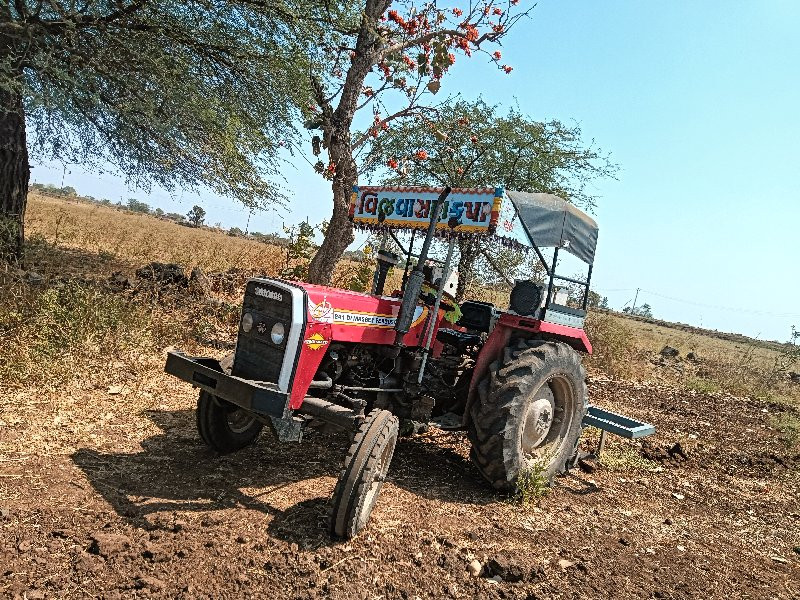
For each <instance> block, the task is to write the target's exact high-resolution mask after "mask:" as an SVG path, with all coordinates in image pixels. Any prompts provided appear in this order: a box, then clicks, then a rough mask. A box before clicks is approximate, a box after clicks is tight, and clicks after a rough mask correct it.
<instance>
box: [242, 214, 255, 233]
mask: <svg viewBox="0 0 800 600" xmlns="http://www.w3.org/2000/svg"><path fill="white" fill-rule="evenodd" d="M252 216H253V209H252V208H251V209H250V212H249V213H247V225H245V226H244V234H245V235H247V234H248V233H249V232H250V217H252Z"/></svg>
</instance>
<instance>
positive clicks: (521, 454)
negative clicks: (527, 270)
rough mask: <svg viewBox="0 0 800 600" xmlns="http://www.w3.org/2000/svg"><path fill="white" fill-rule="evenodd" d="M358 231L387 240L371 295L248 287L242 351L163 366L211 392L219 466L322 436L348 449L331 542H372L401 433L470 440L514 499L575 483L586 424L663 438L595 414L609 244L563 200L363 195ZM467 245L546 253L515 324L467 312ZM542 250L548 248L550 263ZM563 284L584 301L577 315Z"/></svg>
mask: <svg viewBox="0 0 800 600" xmlns="http://www.w3.org/2000/svg"><path fill="white" fill-rule="evenodd" d="M350 219H351V221H352V222H353V223H354V225H355V226H356V227H358V228H361V229H366V230H369V231H371V232H374V233H377V234H378V235H379V236H380V238H381V239H382V240H383V243H382V245H381V249H380V250H379V251H378V252H377V260H376V262H377V266H376V270H375V274H374V279H373V282H372V289H371V290H370V293H360V292H352V291H348V290H343V289H337V288H332V287H326V286H320V285H312V284H308V283H303V282H298V281H284V280H280V279H274V278H269V277H262V278H253V279H250V280H249V281H248V282H247V285H246V290H245V295H244V301H243V306H242V313H241V319H240V322H239V331H238V337H237V343H236V348H235V351H234V352H233V353H232V354H230V355H229V356H226V357H224V358H222V359H215V358H210V357H197V356H188V355H186V354H184V353H182V352H181V351H179V350H170V351H169V352H168V355H167V362H166V366H165V370H166V371H167V372H168V373H170V374H172V375H175V376H177V377H179V378H180V379H182V380H184V381H187V382H189V383H191V384H192V385H194V386H195V387H197V388H199V389H200V395H199V398H198V402H197V428H198V430H199V434H200V437H201V438H202V440H203V441H204V442H205V443H206V444H207V445H208V446H210V447H211V448H212V449H214V450H216V451H217V452H219V453H229V452H234V451H237V450H240V449H242V448H244V447H246V446H248V445H250V444H252V443H253V442H254V441H255V440H256V438H257V437H258V435H259V433H260V432H261V430H262V428H263V427H264V425H267V426H268V427H269V428H270V429H271V430H272V431H273V433H274V437H275V438H276V439H277V440H279V441H281V442H299V441H301V439H302V437H303V432H304V430H306V428H308V427H316V426H320V425H323V426H325V427H332V428H335V429H344V430H345V431H347V432H348V433H349V434H350V436H351V445H350V447H349V450H348V452H347V454H346V457H345V460H344V468H343V470H342V471H341V474H340V475H339V478H338V482H337V484H336V487H335V489H334V492H333V498H332V511H331V519H330V530H331V534H332V535H334V536H336V537H340V538H350V537H353V536H354V535H356V534H357V533H358V532H359V531H361V530H362V529H363V528H364V527H365V526H366V524H367V522H368V520H369V517H370V513H371V512H372V509H373V507H374V505H375V502H376V500H377V497H378V494H379V492H380V490H381V486H382V484H383V481H384V479H385V478H386V475H387V472H388V469H389V465H390V463H391V460H392V455H393V453H394V449H395V444H396V442H397V439H398V435H399V433H400V429H401V425H405V424H408V423H411V424H414V423H424V424H430V423H433V424H435V425H436V426H439V427H441V428H443V429H450V430H466V431H467V432H468V436H469V440H470V442H471V444H472V449H471V458H472V461H473V462H474V464H475V466H476V467H477V469H478V471H479V472H480V474H481V475H482V476H483V477H484V478H485V479H486V481H487V482H488V483H489V484H490V485H491V486H492V487H493V488H495V489H496V490H499V491H502V492H510V491H513V490H514V489H515V488H516V485H517V481H518V478H519V477H520V476H522V475H524V474H525V473H526V472H528V471H529V470H530V469H531V468H533V467H534V466H536V468H537V472H538V473H540V474H542V475H543V476H544V477H546V478H547V479H548V480H552V478H553V477H554V476H556V475H558V474H561V473H564V472H565V471H566V470H567V469H569V468H570V467H572V466H574V464H575V463H576V461H577V459H578V458H579V454H578V441H579V437H580V435H581V431H582V429H583V428H584V427H586V426H588V425H592V426H595V427H598V428H600V429H602V430H603V432H602V435H601V440H604V439H605V438H604V435H605V432H607V431H608V432H611V433H615V434H618V435H623V436H625V437H628V438H633V437H641V436H644V435H648V434H650V433H652V432H653V427H652V426H650V425H647V424H645V423H640V422H638V421H635V420H634V419H631V418H630V417H625V416H623V415H619V414H616V413H612V412H610V411H607V410H601V409H599V408H597V407H591V406H589V404H588V399H587V387H586V383H585V380H586V374H585V371H584V368H583V366H582V364H581V353H586V354H589V353H591V352H592V346H591V343H590V342H589V339H588V338H587V336H586V333H585V331H584V329H583V325H584V320H585V317H586V309H587V302H588V298H589V285H590V281H591V273H592V263H593V262H594V253H595V246H596V242H597V232H598V229H597V225H596V224H595V222H594V220H592V219H591V218H590V217H589V216H588V215H586V214H584V213H583V212H581V211H580V210H578V209H577V208H576V207H575V206H573V205H572V204H570V203H568V202H566V201H565V200H563V199H561V198H559V197H557V196H554V195H551V194H541V193H528V192H518V191H506V190H503V189H502V188H497V189H495V188H478V189H451V188H449V187H445V188H426V187H358V186H356V187H355V188H354V190H353V194H352V197H351V204H350ZM401 232H402V233H404V235H405V234H408V236H409V238H410V239H409V240H408V247H407V248H406V247H405V246H404V244H403V241H402V240H401V239H399V238H398V234H399V233H401ZM465 236H482V237H485V238H494V241H496V242H497V244H502V245H504V246H506V247H510V248H512V249H514V250H517V251H519V252H534V253H535V258H537V259H538V261H539V262H540V264H541V266H542V267H541V269H540V270H539V272H540V273H543V274H544V275H543V277H541V278H540V279H541V281H534V280H533V279H524V280H518V281H512V282H511V283H513V289H512V290H511V294H510V300H509V302H508V308H501V307H498V306H494V305H493V304H491V303H487V302H481V301H469V300H468V301H464V302H461V303H459V304H457V303H456V302H455V301H454V299H453V297H452V296H453V295H452V291H453V290H454V288H455V277H456V274H455V273H454V270H453V254H454V249H455V245H456V242H457V241H458V239H459V238H462V237H465ZM401 237H402V236H401ZM415 238H419V239H420V241H421V246H420V247H419V249H418V251H416V252H415V250H414V246H415V243H414V242H415ZM435 238H440V239H441V240H443V241H445V242H446V245H447V252H446V256H445V257H444V259H443V260H441V259H439V260H436V259H435V258H434V257H433V253H432V251H431V246H432V243H433V241H434V239H435ZM387 240H392V241H394V242H395V244H394V245H392V246H391V247H392V248H394V249H398V248H399V249H400V250H401V251H402V253H403V254H404V255H405V256H404V257H401V256H400V253H399V252H398V253H395V252H392V251H391V250H390V249H389V248H388V244H386V241H387ZM542 248H553V250H552V253H553V255H552V260H551V261H549V262H548V260H547V259H546V258H545V255H544V254H543V252H542ZM559 252H568V253H570V254H572V255H573V256H575V257H577V258H578V259H580V260H581V261H582V262H583V263H585V264H587V265H588V273H587V275H586V278H585V279H575V278H571V277H566V276H564V275H559V274H557V273H556V267H557V266H558V262H559ZM488 258H489V259H491V257H488ZM392 269H396V271H395V273H396V274H397V275H399V271H400V269H402V271H403V276H402V284H401V285H400V289H399V290H398V291H396V292H394V293H386V292H385V290H384V287H385V286H386V281H387V276H388V274H389V273H390V271H391V270H392ZM505 276H506V278H508V276H507V274H506V275H505ZM561 282H566V284H572V286H573V289H574V288H575V286H578V287H577V289H579V290H581V292H582V296H581V297H580V298H579V301H578V302H575V299H574V294H573V298H572V301H571V302H570V301H569V300H568V298H567V294H566V293H565V292H564V289H563V288H562V287H559V286H560V285H561ZM570 304H571V305H570ZM576 304H577V305H576ZM601 443H602V442H601Z"/></svg>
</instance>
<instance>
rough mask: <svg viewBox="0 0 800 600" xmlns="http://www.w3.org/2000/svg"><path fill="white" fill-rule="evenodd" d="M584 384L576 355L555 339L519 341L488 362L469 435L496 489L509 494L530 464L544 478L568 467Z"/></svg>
mask: <svg viewBox="0 0 800 600" xmlns="http://www.w3.org/2000/svg"><path fill="white" fill-rule="evenodd" d="M585 379H586V372H585V371H584V369H583V365H582V364H581V359H580V356H579V355H578V353H577V352H576V351H575V350H573V349H572V348H570V347H569V346H567V345H566V344H562V343H559V342H546V341H542V340H520V341H519V342H517V343H516V344H515V345H512V346H509V347H507V348H506V349H505V350H504V352H503V355H502V356H501V357H500V358H499V359H498V360H497V361H495V362H494V363H492V364H491V365H490V367H489V373H488V374H487V376H486V377H485V378H484V379H483V380H482V381H481V382H480V383H479V384H478V389H477V391H478V398H476V399H475V400H474V402H473V403H472V405H471V406H470V410H469V413H470V414H469V416H470V424H469V437H470V441H471V442H472V452H471V458H472V461H473V462H474V463H475V465H476V466H477V467H478V470H479V471H480V473H481V475H483V477H484V478H485V479H486V480H487V481H488V482H489V483H490V484H491V485H492V486H493V487H494V488H495V489H498V490H502V491H514V490H515V489H516V486H517V478H518V476H519V475H520V473H523V472H525V471H527V470H530V469H531V468H533V467H535V468H536V469H537V471H538V472H539V473H540V474H541V476H543V477H545V478H546V479H547V480H548V481H551V480H552V478H553V477H554V476H555V475H557V474H560V473H563V472H564V471H565V470H566V467H567V465H568V463H569V461H570V460H571V459H572V458H574V456H575V453H576V452H577V446H578V438H579V437H580V434H581V423H582V421H583V417H584V415H585V414H586V406H587V391H586V382H585Z"/></svg>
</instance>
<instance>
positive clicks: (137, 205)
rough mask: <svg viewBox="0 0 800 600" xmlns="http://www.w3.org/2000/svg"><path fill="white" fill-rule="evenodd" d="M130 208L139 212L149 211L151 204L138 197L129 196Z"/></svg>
mask: <svg viewBox="0 0 800 600" xmlns="http://www.w3.org/2000/svg"><path fill="white" fill-rule="evenodd" d="M128 210H132V211H133V212H139V213H149V212H150V205H149V204H147V202H142V201H141V200H137V199H136V198H128Z"/></svg>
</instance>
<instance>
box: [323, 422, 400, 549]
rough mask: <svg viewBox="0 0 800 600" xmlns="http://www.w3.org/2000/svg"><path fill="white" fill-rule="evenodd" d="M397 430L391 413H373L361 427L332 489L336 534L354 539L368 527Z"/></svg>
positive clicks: (390, 459)
mask: <svg viewBox="0 0 800 600" xmlns="http://www.w3.org/2000/svg"><path fill="white" fill-rule="evenodd" d="M398 431H399V424H398V421H397V417H395V416H394V415H393V414H392V413H390V412H389V411H388V410H373V411H372V412H370V413H369V415H367V418H366V420H365V421H364V422H363V423H362V424H361V426H360V427H359V428H358V431H357V432H356V435H355V437H354V438H353V443H352V444H351V445H350V449H349V450H348V452H347V456H346V457H345V460H344V469H343V470H342V472H341V474H340V475H339V481H338V482H337V483H336V488H335V489H334V490H333V509H332V512H331V523H330V526H331V533H332V534H333V535H335V536H337V537H340V538H351V537H353V536H355V535H356V534H357V533H358V532H359V531H361V530H362V529H363V528H364V527H365V526H366V524H367V521H369V516H370V514H371V513H372V509H373V507H374V506H375V501H376V500H377V499H378V494H379V493H380V491H381V486H383V481H384V479H385V478H386V473H387V472H388V470H389V463H391V462H392V456H393V454H394V447H395V444H396V443H397V435H398Z"/></svg>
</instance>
